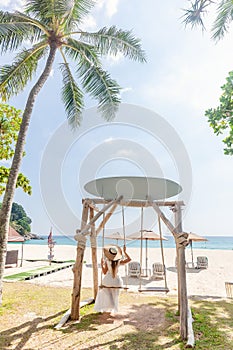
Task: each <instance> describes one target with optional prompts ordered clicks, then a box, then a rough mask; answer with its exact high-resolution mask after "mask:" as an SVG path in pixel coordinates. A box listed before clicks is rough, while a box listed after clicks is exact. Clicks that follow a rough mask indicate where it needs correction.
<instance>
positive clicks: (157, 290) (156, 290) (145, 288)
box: [138, 287, 169, 293]
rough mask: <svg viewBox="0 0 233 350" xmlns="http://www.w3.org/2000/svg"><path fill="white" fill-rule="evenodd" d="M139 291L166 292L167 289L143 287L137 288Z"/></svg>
mask: <svg viewBox="0 0 233 350" xmlns="http://www.w3.org/2000/svg"><path fill="white" fill-rule="evenodd" d="M138 291H139V292H161V293H168V292H169V289H168V288H166V287H144V288H139V289H138Z"/></svg>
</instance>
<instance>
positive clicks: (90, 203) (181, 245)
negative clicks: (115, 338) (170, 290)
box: [70, 196, 188, 340]
mask: <svg viewBox="0 0 233 350" xmlns="http://www.w3.org/2000/svg"><path fill="white" fill-rule="evenodd" d="M97 205H103V207H102V209H100V210H99V209H97V207H96V206H97ZM118 205H121V206H124V207H126V206H128V207H152V208H153V209H154V210H155V212H156V213H157V215H158V217H159V218H160V219H161V220H162V221H163V222H164V224H165V225H166V226H167V227H168V229H169V230H170V232H171V233H172V235H173V237H174V239H175V242H176V250H177V276H178V278H177V280H178V312H179V314H180V336H181V338H182V339H183V340H185V339H187V338H188V297H187V285H186V270H185V247H186V246H187V245H188V240H187V236H188V235H187V234H186V233H184V232H183V231H182V212H181V211H182V207H183V206H184V203H183V201H150V200H144V201H142V200H140V201H139V200H131V201H125V200H124V199H123V196H119V197H118V198H116V199H114V200H105V199H103V198H93V199H83V210H82V222H81V229H80V230H78V233H77V236H75V239H76V240H77V241H78V244H77V255H76V261H75V264H74V267H73V273H74V282H73V293H72V305H71V315H70V317H71V319H72V320H78V319H79V317H80V296H81V280H82V267H83V258H84V251H85V247H86V244H85V237H86V236H87V235H90V238H91V250H92V262H93V264H92V265H93V290H94V293H93V294H94V299H95V298H96V295H97V292H98V264H97V245H96V236H97V235H98V233H99V232H100V231H101V229H102V228H103V226H104V225H105V224H106V223H107V221H108V220H109V219H110V218H111V216H112V214H113V212H114V211H115V209H116V208H117V206H118ZM161 207H169V208H170V209H171V210H172V212H173V213H174V225H173V224H172V223H171V222H170V221H169V220H168V219H167V217H166V216H165V214H164V213H163V212H162V210H161ZM108 210H109V211H108ZM94 211H97V213H96V214H95V215H94ZM107 211H108V213H106V212H107ZM104 213H105V215H103V214H104ZM102 215H103V216H104V217H103V219H102V222H101V223H100V225H99V227H98V228H97V229H96V228H95V222H96V221H97V220H98V219H99V218H100V217H101V216H102ZM88 218H89V222H88ZM162 288H163V287H162ZM148 291H150V290H148Z"/></svg>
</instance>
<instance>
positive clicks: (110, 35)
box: [80, 26, 146, 62]
mask: <svg viewBox="0 0 233 350" xmlns="http://www.w3.org/2000/svg"><path fill="white" fill-rule="evenodd" d="M80 40H84V41H86V42H88V43H90V44H92V45H93V46H95V47H96V48H97V50H98V52H99V53H100V54H103V55H106V54H112V55H117V53H119V52H121V53H122V54H123V55H124V56H126V57H128V58H130V59H133V60H137V61H140V62H145V61H146V58H145V52H144V51H143V50H142V48H141V44H140V40H139V39H137V38H135V37H134V36H133V35H132V32H131V31H124V30H121V29H117V28H116V26H112V27H110V28H106V27H104V28H102V29H100V30H99V31H98V32H96V33H87V32H81V34H80Z"/></svg>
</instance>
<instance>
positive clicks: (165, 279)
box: [158, 216, 168, 289]
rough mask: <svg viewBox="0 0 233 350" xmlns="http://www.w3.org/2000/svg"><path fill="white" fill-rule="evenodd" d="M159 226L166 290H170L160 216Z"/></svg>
mask: <svg viewBox="0 0 233 350" xmlns="http://www.w3.org/2000/svg"><path fill="white" fill-rule="evenodd" d="M158 224H159V236H160V248H161V255H162V263H163V268H164V283H165V289H168V287H167V275H166V268H165V260H164V251H163V239H162V229H161V220H160V217H159V216H158Z"/></svg>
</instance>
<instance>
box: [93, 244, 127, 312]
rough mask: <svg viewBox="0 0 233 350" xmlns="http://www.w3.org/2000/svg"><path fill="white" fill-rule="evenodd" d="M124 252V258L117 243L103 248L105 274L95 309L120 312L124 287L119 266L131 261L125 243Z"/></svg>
mask: <svg viewBox="0 0 233 350" xmlns="http://www.w3.org/2000/svg"><path fill="white" fill-rule="evenodd" d="M123 252H124V258H123V259H122V250H121V248H120V247H118V246H117V245H111V246H106V247H104V248H103V253H104V256H105V259H104V258H103V257H102V259H101V268H102V272H103V274H104V275H105V276H104V278H103V280H102V286H101V288H100V289H99V292H98V294H97V298H96V301H95V307H94V310H95V311H97V312H110V313H112V314H114V313H116V312H118V301H119V291H120V289H119V288H122V287H123V281H122V278H121V277H120V276H119V275H118V268H119V266H120V265H125V264H127V263H128V262H130V261H131V258H130V257H129V255H128V254H127V253H126V246H125V245H124V247H123Z"/></svg>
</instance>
